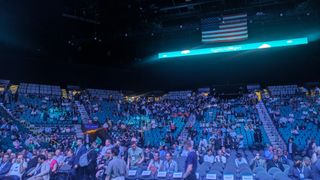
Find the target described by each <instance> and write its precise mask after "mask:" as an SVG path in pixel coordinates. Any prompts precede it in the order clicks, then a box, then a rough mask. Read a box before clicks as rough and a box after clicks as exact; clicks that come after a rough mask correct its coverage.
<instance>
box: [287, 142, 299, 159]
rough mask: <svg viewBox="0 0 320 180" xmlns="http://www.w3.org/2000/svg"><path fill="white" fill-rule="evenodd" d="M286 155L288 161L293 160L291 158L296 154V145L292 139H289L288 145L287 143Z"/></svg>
mask: <svg viewBox="0 0 320 180" xmlns="http://www.w3.org/2000/svg"><path fill="white" fill-rule="evenodd" d="M287 149H288V153H289V154H288V155H289V157H288V158H289V159H290V160H293V158H294V156H295V154H296V152H297V145H296V144H295V143H294V142H293V139H292V138H290V139H289V143H288V148H287Z"/></svg>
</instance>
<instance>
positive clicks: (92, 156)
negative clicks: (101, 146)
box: [85, 142, 98, 180]
mask: <svg viewBox="0 0 320 180" xmlns="http://www.w3.org/2000/svg"><path fill="white" fill-rule="evenodd" d="M97 157H98V151H97V144H96V142H93V143H92V144H91V148H90V150H89V151H88V160H89V164H88V166H87V167H86V170H85V172H86V173H85V174H86V176H87V178H88V179H90V180H95V179H96V168H97V161H96V159H97Z"/></svg>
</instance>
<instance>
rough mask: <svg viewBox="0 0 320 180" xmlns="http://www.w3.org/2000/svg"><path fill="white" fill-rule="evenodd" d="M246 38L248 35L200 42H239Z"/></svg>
mask: <svg viewBox="0 0 320 180" xmlns="http://www.w3.org/2000/svg"><path fill="white" fill-rule="evenodd" d="M245 38H248V35H247V34H246V35H243V36H235V37H223V38H215V39H202V42H216V41H228V40H229V41H232V40H239V39H245Z"/></svg>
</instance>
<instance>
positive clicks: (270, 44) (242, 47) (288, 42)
mask: <svg viewBox="0 0 320 180" xmlns="http://www.w3.org/2000/svg"><path fill="white" fill-rule="evenodd" d="M303 44H308V38H307V37H302V38H294V39H285V40H276V41H265V42H257V43H249V44H239V45H231V46H221V47H212V48H203V49H192V50H182V51H171V52H162V53H159V54H158V59H168V58H177V57H186V56H197V55H207V54H218V53H226V52H237V51H246V50H257V49H269V48H275V47H285V46H296V45H303Z"/></svg>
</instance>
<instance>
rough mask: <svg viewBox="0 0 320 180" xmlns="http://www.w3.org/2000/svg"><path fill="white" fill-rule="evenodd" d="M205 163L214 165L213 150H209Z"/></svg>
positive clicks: (205, 156)
mask: <svg viewBox="0 0 320 180" xmlns="http://www.w3.org/2000/svg"><path fill="white" fill-rule="evenodd" d="M203 162H208V163H213V162H214V156H213V155H212V150H211V149H208V151H207V154H206V155H204V157H203Z"/></svg>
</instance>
